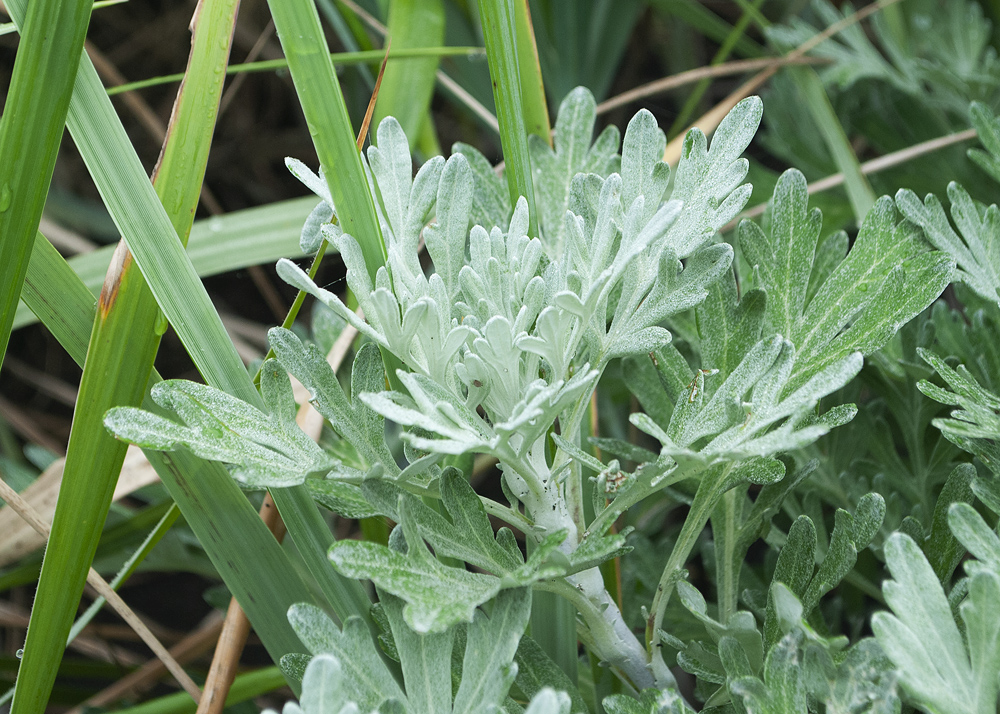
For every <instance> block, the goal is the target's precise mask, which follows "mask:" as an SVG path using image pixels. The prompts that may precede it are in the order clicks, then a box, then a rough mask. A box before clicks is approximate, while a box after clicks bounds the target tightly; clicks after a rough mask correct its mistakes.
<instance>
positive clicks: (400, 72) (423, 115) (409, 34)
mask: <svg viewBox="0 0 1000 714" xmlns="http://www.w3.org/2000/svg"><path fill="white" fill-rule="evenodd" d="M389 37H390V38H392V47H393V50H392V51H398V50H401V49H413V48H417V47H429V46H431V45H439V44H441V43H442V42H443V41H444V3H443V2H442V0H393V2H392V3H391V4H390V5H389ZM390 56H391V52H390ZM437 67H438V62H437V58H436V57H432V58H428V59H420V60H410V61H409V62H393V63H391V64H389V65H388V66H387V67H386V69H385V77H384V78H383V79H382V89H381V91H380V92H379V96H378V103H377V104H376V105H375V119H374V122H375V126H378V124H379V122H380V121H382V119H384V118H385V117H387V116H394V117H396V120H397V121H398V122H399V124H400V126H402V127H403V131H404V132H405V133H406V136H407V138H408V139H409V140H410V144H411V145H413V144H415V143H416V141H417V137H418V136H419V134H420V128H421V125H422V124H423V122H424V121H426V120H427V114H428V111H429V109H430V103H431V96H432V94H433V92H434V73H435V72H437Z"/></svg>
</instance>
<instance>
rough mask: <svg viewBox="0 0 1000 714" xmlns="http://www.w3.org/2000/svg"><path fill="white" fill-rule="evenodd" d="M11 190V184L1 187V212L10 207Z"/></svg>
mask: <svg viewBox="0 0 1000 714" xmlns="http://www.w3.org/2000/svg"><path fill="white" fill-rule="evenodd" d="M10 199H11V191H10V186H8V185H7V184H4V185H3V188H0V212H2V211H6V210H7V209H8V208H10Z"/></svg>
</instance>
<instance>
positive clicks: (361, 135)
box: [358, 37, 392, 151]
mask: <svg viewBox="0 0 1000 714" xmlns="http://www.w3.org/2000/svg"><path fill="white" fill-rule="evenodd" d="M390 47H392V38H388V37H387V38H386V40H385V56H384V57H383V58H382V65H381V66H380V67H379V68H378V79H376V80H375V89H373V90H372V98H371V99H369V100H368V109H366V110H365V118H364V121H362V122H361V129H360V130H359V131H358V151H361V147H362V146H364V145H365V137H366V136H368V125H369V124H371V123H372V114H374V113H375V102H377V101H378V90H379V88H380V87H381V86H382V77H384V76H385V65H386V63H387V62H388V61H389V48H390Z"/></svg>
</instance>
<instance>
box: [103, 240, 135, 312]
mask: <svg viewBox="0 0 1000 714" xmlns="http://www.w3.org/2000/svg"><path fill="white" fill-rule="evenodd" d="M132 262H133V261H132V254H131V253H129V251H128V247H126V245H125V241H123V240H122V241H118V247H117V248H115V252H114V254H113V255H112V256H111V264H110V265H109V266H108V272H107V274H106V275H105V276H104V285H103V286H102V287H101V296H100V298H99V299H98V301H97V314H98V316H99V317H100V319H101V320H105V319H107V316H108V313H109V312H111V308H112V307H113V306H114V304H115V300H117V299H118V288H119V287H120V286H121V284H122V277H123V276H124V275H125V271H126V270H128V268H129V266H130V265H132Z"/></svg>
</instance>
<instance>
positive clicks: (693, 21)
mask: <svg viewBox="0 0 1000 714" xmlns="http://www.w3.org/2000/svg"><path fill="white" fill-rule="evenodd" d="M650 5H652V6H653V7H654V8H656V9H657V10H659V11H660V12H663V13H666V14H668V15H672V16H673V17H676V18H677V19H678V20H680V21H681V22H683V23H685V24H687V25H690V26H691V27H693V28H694V29H695V30H697V31H698V32H699V33H701V34H703V35H705V37H707V38H708V39H710V40H712V41H714V42H717V43H719V44H722V43H723V42H725V41H726V37H728V36H729V33H730V32H732V30H733V27H732V25H730V24H729V23H728V22H726V21H725V20H723V19H722V18H721V17H719V16H718V15H716V14H715V13H714V12H712V11H711V10H709V9H708V8H707V7H705V6H704V5H702V4H701V3H700V2H698V1H697V0H651V2H650ZM735 50H736V52H737V53H739V54H740V55H741V56H743V57H765V56H766V55H767V54H768V53H767V50H766V49H764V48H763V47H761V45H760V44H759V43H757V42H755V41H754V40H753V39H751V38H750V37H747V36H746V35H743V36H742V37H740V39H739V40H737V42H736V46H735Z"/></svg>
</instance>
